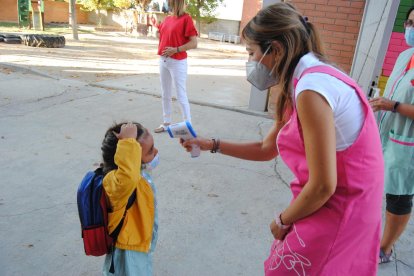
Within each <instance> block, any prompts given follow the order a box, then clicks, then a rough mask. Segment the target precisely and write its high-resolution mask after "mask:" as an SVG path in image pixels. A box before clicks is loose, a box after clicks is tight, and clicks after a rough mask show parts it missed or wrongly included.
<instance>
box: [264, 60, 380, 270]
mask: <svg viewBox="0 0 414 276" xmlns="http://www.w3.org/2000/svg"><path fill="white" fill-rule="evenodd" d="M313 72H318V73H325V74H329V75H331V76H334V77H336V78H337V79H339V80H341V81H343V82H344V83H346V84H348V85H349V86H351V87H352V88H354V89H355V91H356V92H357V93H358V95H359V98H360V100H361V102H362V105H363V108H364V110H365V114H366V115H365V119H364V123H363V127H362V129H361V132H360V134H359V136H358V138H357V140H356V141H355V142H354V144H353V145H351V146H350V147H348V148H347V149H346V150H344V151H338V152H337V153H336V158H337V174H338V182H337V187H336V191H335V193H334V195H333V196H332V197H331V198H330V199H329V200H328V202H327V203H325V205H324V206H323V207H322V208H320V209H319V210H318V211H316V212H315V213H313V214H312V215H310V216H308V217H306V218H304V219H301V220H299V221H297V222H295V223H294V224H293V226H292V228H291V230H290V232H289V233H288V234H287V235H286V237H285V239H284V240H283V241H278V240H275V241H274V243H273V245H272V247H271V251H270V256H269V258H268V259H267V260H266V261H265V263H264V266H265V274H266V275H272V276H274V275H301V276H302V275H315V276H320V275H329V276H332V275H341V276H343V275H364V276H365V275H376V272H377V264H378V256H379V244H380V235H381V204H382V193H383V183H384V161H383V156H382V150H381V142H380V138H379V132H378V128H377V124H376V121H375V118H374V114H373V112H372V111H371V108H370V106H369V104H368V102H367V100H366V98H365V95H364V94H363V92H362V91H361V89H360V88H359V87H358V85H357V84H356V83H355V82H354V81H353V80H352V79H351V78H350V77H348V76H346V75H344V74H343V73H341V72H339V71H337V70H335V69H333V68H331V67H329V66H315V67H311V68H308V69H307V70H305V72H303V74H302V76H304V75H305V74H309V73H313ZM296 83H297V80H295V86H296ZM309 116H312V114H310V115H309ZM277 146H278V149H279V154H280V156H281V157H282V159H283V161H284V162H285V163H286V165H287V166H288V167H289V169H290V170H291V171H292V172H293V174H294V175H295V179H294V180H293V181H292V183H291V190H292V193H293V200H295V198H296V197H297V196H298V194H299V193H300V192H301V190H302V188H303V187H304V185H305V184H306V182H307V181H308V175H309V171H308V167H307V163H306V157H305V147H304V142H303V137H302V133H301V127H300V122H299V118H298V116H297V113H296V107H295V106H294V107H293V112H292V115H291V118H290V120H289V122H288V123H287V124H286V125H285V126H284V127H283V128H282V130H281V131H280V133H279V135H278V137H277Z"/></svg>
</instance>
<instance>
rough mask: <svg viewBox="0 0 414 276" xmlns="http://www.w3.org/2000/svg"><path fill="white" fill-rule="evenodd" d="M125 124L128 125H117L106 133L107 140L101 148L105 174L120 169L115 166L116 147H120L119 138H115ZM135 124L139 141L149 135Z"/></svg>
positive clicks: (140, 126)
mask: <svg viewBox="0 0 414 276" xmlns="http://www.w3.org/2000/svg"><path fill="white" fill-rule="evenodd" d="M124 124H126V122H123V123H119V124H115V125H113V126H112V127H110V128H109V129H108V130H107V131H106V133H105V138H104V139H103V141H102V146H101V150H102V159H103V164H102V165H103V173H104V174H106V173H108V172H110V171H112V170H116V169H117V168H118V166H117V165H116V164H115V152H116V146H117V145H118V138H117V137H116V136H115V134H114V132H116V133H119V132H120V131H121V126H122V125H124ZM133 124H134V125H136V126H137V138H136V139H137V140H138V139H139V138H141V137H143V136H144V135H147V134H148V133H147V130H146V129H145V128H144V127H143V126H142V125H141V124H139V123H136V122H133Z"/></svg>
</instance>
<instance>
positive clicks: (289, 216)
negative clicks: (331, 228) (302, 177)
mask: <svg viewBox="0 0 414 276" xmlns="http://www.w3.org/2000/svg"><path fill="white" fill-rule="evenodd" d="M297 110H298V116H299V120H300V122H301V126H302V131H303V139H304V143H305V152H306V161H307V163H308V168H309V180H308V182H307V183H306V184H305V186H304V188H303V189H302V191H301V192H300V194H299V195H298V197H297V198H296V199H295V201H294V202H293V203H292V204H291V205H290V206H289V207H288V208H287V209H286V210H285V211H284V212H283V213H282V216H281V220H282V222H283V223H284V224H291V223H293V222H295V221H297V220H300V219H301V218H304V217H306V216H308V215H310V214H312V213H314V212H315V211H317V210H318V209H319V208H321V207H322V206H323V205H324V204H325V203H326V202H327V201H328V200H329V198H330V197H331V196H332V195H333V193H334V192H335V189H336V185H337V170H336V138H335V122H334V116H333V111H332V109H331V107H330V106H329V104H328V103H327V102H326V100H325V99H324V98H323V97H322V96H321V95H320V94H318V93H316V92H314V91H311V90H306V91H303V92H302V93H301V94H300V95H299V96H298V101H297Z"/></svg>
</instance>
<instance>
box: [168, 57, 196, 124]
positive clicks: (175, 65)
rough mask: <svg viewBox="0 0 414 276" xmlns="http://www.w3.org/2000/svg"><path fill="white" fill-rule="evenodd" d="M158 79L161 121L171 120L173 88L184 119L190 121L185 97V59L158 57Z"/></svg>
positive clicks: (188, 104) (188, 106)
mask: <svg viewBox="0 0 414 276" xmlns="http://www.w3.org/2000/svg"><path fill="white" fill-rule="evenodd" d="M160 79H161V95H162V113H163V123H171V120H172V118H171V117H172V91H173V90H174V89H175V92H176V96H177V100H178V102H179V103H180V108H181V114H182V116H183V119H184V120H187V121H190V122H191V114H190V103H189V102H188V98H187V59H182V60H177V59H173V58H170V57H161V58H160Z"/></svg>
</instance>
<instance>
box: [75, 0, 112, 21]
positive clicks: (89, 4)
mask: <svg viewBox="0 0 414 276" xmlns="http://www.w3.org/2000/svg"><path fill="white" fill-rule="evenodd" d="M77 2H78V3H79V4H82V6H83V9H85V10H88V11H97V12H98V26H101V25H102V15H101V10H108V9H110V8H112V7H113V6H114V4H113V0H77Z"/></svg>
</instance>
